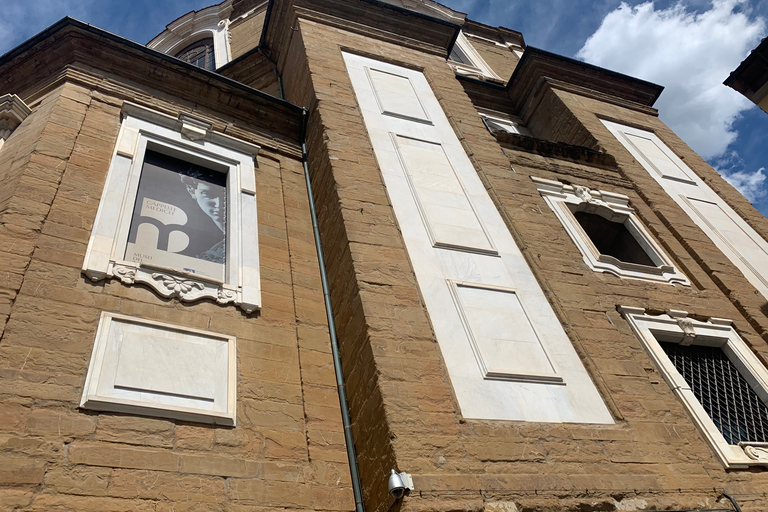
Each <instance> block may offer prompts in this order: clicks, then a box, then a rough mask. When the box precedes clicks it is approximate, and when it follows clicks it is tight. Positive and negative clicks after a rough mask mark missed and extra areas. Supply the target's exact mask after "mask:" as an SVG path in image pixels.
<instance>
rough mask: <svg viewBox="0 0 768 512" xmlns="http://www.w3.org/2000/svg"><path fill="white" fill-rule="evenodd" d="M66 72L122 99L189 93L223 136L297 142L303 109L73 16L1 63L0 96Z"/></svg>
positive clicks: (34, 89)
mask: <svg viewBox="0 0 768 512" xmlns="http://www.w3.org/2000/svg"><path fill="white" fill-rule="evenodd" d="M128 62H129V63H130V65H127V64H126V63H128ZM72 73H74V74H75V75H77V76H78V78H79V79H82V80H84V81H86V82H89V83H96V84H98V86H99V87H100V88H102V89H104V90H105V91H107V92H110V93H114V94H117V95H118V96H120V97H123V98H125V99H132V98H141V97H143V96H144V94H145V93H144V92H142V93H139V92H138V91H146V90H147V89H149V90H152V91H156V93H155V94H154V95H155V96H159V97H167V96H170V97H174V98H178V100H179V103H181V102H183V103H187V102H188V98H190V97H191V96H192V97H194V103H195V104H196V105H197V107H198V108H197V110H198V111H205V110H208V111H210V112H216V113H217V117H218V118H220V119H226V120H227V121H228V125H231V126H230V127H228V128H227V130H228V131H229V130H236V131H243V132H245V133H248V132H250V133H251V134H253V133H254V132H255V133H260V132H261V133H263V135H264V136H265V137H266V138H273V139H275V141H276V142H279V143H285V144H286V145H291V146H293V145H295V146H296V147H298V143H299V141H300V139H301V133H302V126H303V115H304V114H303V113H304V110H303V109H302V108H301V107H299V106H297V105H294V104H292V103H289V102H287V101H285V100H281V99H279V98H275V97H274V96H272V95H269V94H267V93H264V92H262V91H259V90H256V89H253V88H251V87H248V86H246V85H244V84H242V83H240V82H237V81H235V80H232V79H230V78H227V77H225V76H222V75H220V74H217V73H213V72H210V71H206V70H204V69H201V68H198V67H196V66H193V65H191V64H187V63H185V62H183V61H180V60H179V59H176V58H173V57H170V56H168V55H165V54H163V53H160V52H158V51H156V50H152V49H149V48H147V47H145V46H142V45H140V44H138V43H135V42H133V41H129V40H127V39H124V38H122V37H119V36H116V35H114V34H111V33H109V32H105V31H103V30H100V29H98V28H95V27H92V26H90V25H87V24H85V23H82V22H79V21H77V20H74V19H71V18H65V19H63V20H61V21H60V22H58V23H57V24H56V25H54V26H52V27H50V28H48V29H47V30H45V31H44V32H42V33H41V34H39V35H38V36H35V37H34V38H32V39H30V40H29V41H27V42H25V43H24V44H22V45H21V46H19V47H17V48H15V49H13V50H11V51H10V52H8V53H7V54H5V55H4V56H3V57H1V58H0V76H3V77H12V78H13V81H12V82H10V81H7V82H3V83H0V94H2V93H9V92H12V91H10V90H8V89H9V88H11V87H13V89H15V90H16V91H19V93H23V96H24V97H25V98H27V99H28V101H30V103H32V101H33V100H30V99H29V98H32V97H36V98H37V97H39V96H40V91H41V90H43V89H45V88H48V90H50V86H51V84H52V82H53V80H52V78H53V77H58V78H63V75H71V74H72ZM66 79H69V76H68V77H67V78H66ZM158 93H160V94H158ZM235 125H236V126H239V127H242V128H234V126H235ZM267 146H268V147H269V146H274V145H273V144H267Z"/></svg>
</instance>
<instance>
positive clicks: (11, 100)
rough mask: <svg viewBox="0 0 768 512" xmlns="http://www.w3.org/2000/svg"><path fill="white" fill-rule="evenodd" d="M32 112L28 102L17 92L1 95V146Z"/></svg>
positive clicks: (0, 146)
mask: <svg viewBox="0 0 768 512" xmlns="http://www.w3.org/2000/svg"><path fill="white" fill-rule="evenodd" d="M31 112H32V110H30V108H29V107H28V106H27V104H26V103H24V102H23V101H22V100H21V98H19V97H18V96H16V95H15V94H4V95H3V96H0V148H2V147H3V143H4V142H5V141H6V139H8V137H10V136H11V133H12V132H13V131H14V130H15V129H16V128H17V127H18V126H19V125H20V124H21V122H22V121H24V119H26V118H27V116H29V114H30V113H31Z"/></svg>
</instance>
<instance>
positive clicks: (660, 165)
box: [626, 133, 693, 182]
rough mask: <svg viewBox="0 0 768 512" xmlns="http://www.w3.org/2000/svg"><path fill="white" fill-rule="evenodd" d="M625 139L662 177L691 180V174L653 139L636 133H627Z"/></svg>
mask: <svg viewBox="0 0 768 512" xmlns="http://www.w3.org/2000/svg"><path fill="white" fill-rule="evenodd" d="M626 137H627V140H628V141H629V143H630V144H632V146H634V147H635V149H637V151H639V152H640V153H642V154H643V155H645V157H646V158H647V161H648V163H649V164H650V166H651V168H652V169H653V170H654V171H656V172H657V173H658V174H659V176H661V177H662V178H668V179H674V180H680V181H684V182H692V181H693V180H692V179H691V176H690V175H689V174H688V173H687V172H685V170H683V169H682V168H681V167H680V166H679V165H677V164H676V163H675V162H674V161H673V160H671V159H670V158H669V157H668V156H667V155H666V154H665V153H664V151H662V149H661V148H660V147H659V146H658V144H657V143H656V141H655V140H653V139H651V138H649V137H643V136H641V135H638V134H637V133H627V135H626Z"/></svg>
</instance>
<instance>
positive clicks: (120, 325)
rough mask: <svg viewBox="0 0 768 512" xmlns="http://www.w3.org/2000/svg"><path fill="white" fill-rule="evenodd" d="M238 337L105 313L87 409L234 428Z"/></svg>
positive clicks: (83, 404) (90, 372) (89, 378)
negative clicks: (216, 424) (236, 341)
mask: <svg viewBox="0 0 768 512" xmlns="http://www.w3.org/2000/svg"><path fill="white" fill-rule="evenodd" d="M235 385H236V372H235V338H234V337H231V336H225V335H221V334H217V333H212V332H207V331H200V330H195V329H187V328H184V327H180V326H173V325H168V324H162V323H158V322H151V321H148V320H143V319H138V318H132V317H127V316H123V315H116V314H112V313H102V317H101V322H100V323H99V329H98V332H97V334H96V342H95V344H94V349H93V355H92V357H91V364H90V367H89V369H88V376H87V378H86V385H85V390H84V392H83V398H82V401H81V404H80V405H81V407H83V408H86V409H97V410H106V411H121V412H131V413H136V414H142V415H147V416H161V417H167V418H177V419H183V420H191V421H201V422H205V423H219V424H225V425H234V422H235Z"/></svg>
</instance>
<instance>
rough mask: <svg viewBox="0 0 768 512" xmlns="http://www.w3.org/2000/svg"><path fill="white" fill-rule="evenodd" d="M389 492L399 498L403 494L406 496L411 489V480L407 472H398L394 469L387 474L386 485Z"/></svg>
mask: <svg viewBox="0 0 768 512" xmlns="http://www.w3.org/2000/svg"><path fill="white" fill-rule="evenodd" d="M387 487H388V489H389V494H390V495H391V496H392V497H393V498H395V499H396V500H399V499H400V498H402V497H403V496H407V495H408V494H410V493H411V491H412V490H413V480H412V479H411V475H409V474H408V473H405V472H403V473H398V472H397V471H395V470H394V469H393V470H392V474H391V475H389V482H388V485H387Z"/></svg>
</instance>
